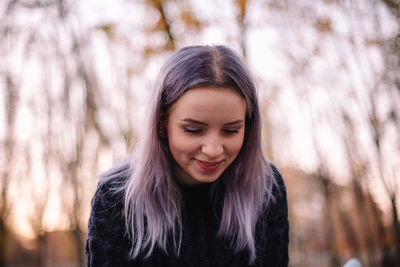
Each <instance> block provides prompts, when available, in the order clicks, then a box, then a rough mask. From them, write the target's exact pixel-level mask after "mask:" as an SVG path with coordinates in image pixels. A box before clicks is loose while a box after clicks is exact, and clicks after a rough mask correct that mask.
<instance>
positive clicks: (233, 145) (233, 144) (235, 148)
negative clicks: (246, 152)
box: [227, 135, 244, 156]
mask: <svg viewBox="0 0 400 267" xmlns="http://www.w3.org/2000/svg"><path fill="white" fill-rule="evenodd" d="M243 140H244V135H240V136H238V137H237V138H235V139H233V140H231V141H230V142H229V145H228V146H227V148H228V150H229V151H228V153H230V154H232V156H233V155H235V156H236V155H237V154H238V153H239V151H240V149H241V148H242V146H243Z"/></svg>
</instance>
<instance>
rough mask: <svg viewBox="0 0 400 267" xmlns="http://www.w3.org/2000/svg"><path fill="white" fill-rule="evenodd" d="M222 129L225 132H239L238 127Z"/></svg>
mask: <svg viewBox="0 0 400 267" xmlns="http://www.w3.org/2000/svg"><path fill="white" fill-rule="evenodd" d="M222 131H223V132H224V133H227V134H235V133H239V129H223V130H222Z"/></svg>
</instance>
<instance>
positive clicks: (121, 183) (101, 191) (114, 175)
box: [92, 158, 130, 215]
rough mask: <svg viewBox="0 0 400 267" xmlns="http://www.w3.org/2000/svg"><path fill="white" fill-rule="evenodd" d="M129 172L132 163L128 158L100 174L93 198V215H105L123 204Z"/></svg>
mask: <svg viewBox="0 0 400 267" xmlns="http://www.w3.org/2000/svg"><path fill="white" fill-rule="evenodd" d="M129 174H130V163H129V160H128V158H126V159H124V160H122V161H121V162H119V163H117V164H115V165H114V166H113V167H112V168H111V169H110V170H108V171H106V172H104V173H102V174H101V175H100V176H99V182H98V185H97V189H96V192H95V193H94V196H93V199H92V213H93V214H92V215H98V214H99V215H100V214H101V215H104V214H105V213H109V212H113V211H114V210H115V208H116V207H117V206H120V205H122V203H123V199H124V193H125V183H126V180H127V179H128V177H129Z"/></svg>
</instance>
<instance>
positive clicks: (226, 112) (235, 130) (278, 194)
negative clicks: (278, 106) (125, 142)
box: [86, 46, 289, 267]
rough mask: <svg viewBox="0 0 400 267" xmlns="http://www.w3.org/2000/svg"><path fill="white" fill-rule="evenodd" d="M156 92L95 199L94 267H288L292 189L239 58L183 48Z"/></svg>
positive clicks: (90, 248) (89, 245)
mask: <svg viewBox="0 0 400 267" xmlns="http://www.w3.org/2000/svg"><path fill="white" fill-rule="evenodd" d="M154 93H155V95H154V97H153V98H152V99H153V101H154V102H153V103H152V104H151V105H150V106H151V111H150V112H149V113H148V114H149V118H148V120H147V123H148V125H146V127H145V129H146V130H147V132H146V134H145V135H144V138H143V140H141V142H140V143H139V144H138V145H137V146H136V147H135V148H134V151H133V153H132V156H131V157H130V158H128V159H126V160H125V161H124V162H122V163H120V164H118V165H117V166H115V167H114V168H113V169H111V170H110V171H108V172H107V173H105V174H103V175H102V177H101V180H100V182H99V186H98V188H97V191H96V193H95V196H94V198H93V200H92V211H91V215H90V219H89V232H88V237H87V242H86V258H87V264H88V266H174V267H175V266H279V267H281V266H287V265H288V228H289V224H288V218H287V212H288V211H287V201H286V190H285V186H284V183H283V180H282V177H281V176H280V174H279V172H278V170H277V169H276V168H275V167H274V166H273V165H271V164H269V163H268V161H267V160H266V159H265V158H264V156H263V153H262V150H261V119H260V111H259V107H258V102H257V101H258V100H257V95H256V88H255V85H254V82H253V81H252V79H251V77H250V74H249V71H248V70H247V68H246V67H245V65H244V64H243V62H242V61H241V60H240V58H239V57H238V56H237V55H236V54H235V53H234V52H233V51H232V50H230V49H228V48H227V47H224V46H192V47H185V48H182V49H180V50H178V51H177V52H175V53H174V54H173V55H172V56H171V57H170V59H169V60H168V61H167V62H166V63H165V65H164V67H163V68H162V70H161V73H160V75H159V80H158V85H157V86H156V90H155V92H154Z"/></svg>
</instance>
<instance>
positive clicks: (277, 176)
mask: <svg viewBox="0 0 400 267" xmlns="http://www.w3.org/2000/svg"><path fill="white" fill-rule="evenodd" d="M270 166H271V169H272V175H273V180H274V181H273V186H272V193H273V195H274V196H275V197H279V196H280V195H281V196H283V197H285V198H286V186H285V182H284V180H283V177H282V175H281V173H280V172H279V170H278V168H277V167H276V166H275V165H274V164H273V163H270Z"/></svg>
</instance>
